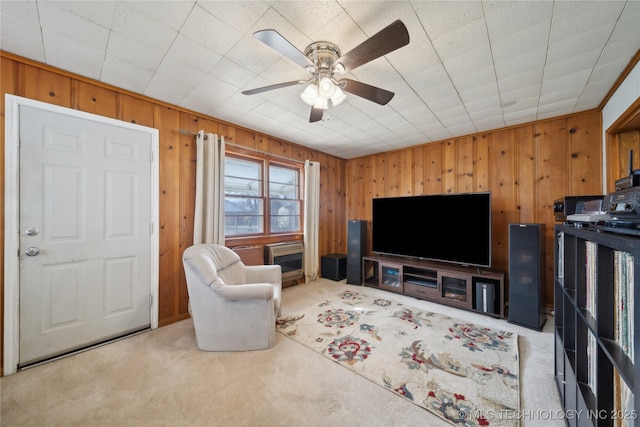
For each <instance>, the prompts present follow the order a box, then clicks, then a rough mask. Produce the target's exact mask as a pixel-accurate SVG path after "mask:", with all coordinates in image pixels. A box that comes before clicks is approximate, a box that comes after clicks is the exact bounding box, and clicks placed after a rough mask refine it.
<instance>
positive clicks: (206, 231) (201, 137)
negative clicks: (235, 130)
mask: <svg viewBox="0 0 640 427" xmlns="http://www.w3.org/2000/svg"><path fill="white" fill-rule="evenodd" d="M196 146H197V148H196V150H197V154H196V208H195V215H194V221H193V244H197V243H216V244H219V245H224V137H221V138H219V139H218V135H215V134H212V133H208V134H205V133H204V131H200V132H198V136H197V138H196Z"/></svg>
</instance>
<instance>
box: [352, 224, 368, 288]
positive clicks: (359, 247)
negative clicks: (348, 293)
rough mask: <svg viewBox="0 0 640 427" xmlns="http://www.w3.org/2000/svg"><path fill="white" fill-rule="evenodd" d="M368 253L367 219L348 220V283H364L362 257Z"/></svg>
mask: <svg viewBox="0 0 640 427" xmlns="http://www.w3.org/2000/svg"><path fill="white" fill-rule="evenodd" d="M366 254H367V221H362V220H350V221H348V222H347V284H350V285H361V284H362V257H363V256H365V255H366Z"/></svg>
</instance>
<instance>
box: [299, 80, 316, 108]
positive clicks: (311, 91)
mask: <svg viewBox="0 0 640 427" xmlns="http://www.w3.org/2000/svg"><path fill="white" fill-rule="evenodd" d="M300 98H302V100H303V101H304V102H305V103H306V104H309V105H314V104H315V103H316V100H317V99H318V86H316V85H315V84H314V83H311V84H310V85H308V86H307V87H306V88H305V89H304V90H303V91H302V93H301V94H300Z"/></svg>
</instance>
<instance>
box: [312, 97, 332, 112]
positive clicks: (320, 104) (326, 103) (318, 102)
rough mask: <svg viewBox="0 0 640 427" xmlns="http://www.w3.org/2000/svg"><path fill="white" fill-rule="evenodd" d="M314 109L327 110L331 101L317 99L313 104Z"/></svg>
mask: <svg viewBox="0 0 640 427" xmlns="http://www.w3.org/2000/svg"><path fill="white" fill-rule="evenodd" d="M313 108H320V109H321V110H326V109H327V108H329V100H328V99H327V98H323V97H321V96H319V97H318V99H316V102H315V104H313Z"/></svg>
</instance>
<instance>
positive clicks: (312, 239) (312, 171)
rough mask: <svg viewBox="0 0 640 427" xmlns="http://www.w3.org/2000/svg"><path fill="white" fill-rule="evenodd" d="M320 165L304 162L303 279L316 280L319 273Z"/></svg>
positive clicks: (306, 280)
mask: <svg viewBox="0 0 640 427" xmlns="http://www.w3.org/2000/svg"><path fill="white" fill-rule="evenodd" d="M319 234H320V163H318V162H312V161H309V160H307V161H305V162H304V279H305V282H307V283H308V282H310V281H313V280H317V279H318V277H319V273H320V254H319V253H318V241H319Z"/></svg>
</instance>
